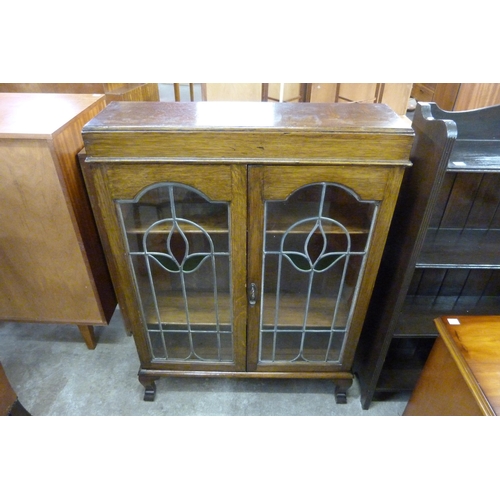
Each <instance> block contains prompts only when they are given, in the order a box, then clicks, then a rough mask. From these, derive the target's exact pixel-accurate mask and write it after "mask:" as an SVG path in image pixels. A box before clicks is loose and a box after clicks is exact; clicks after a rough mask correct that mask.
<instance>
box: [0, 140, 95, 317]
mask: <svg viewBox="0 0 500 500" xmlns="http://www.w3.org/2000/svg"><path fill="white" fill-rule="evenodd" d="M0 169H1V172H0V177H1V178H2V182H1V183H0V200H1V202H0V220H1V221H2V222H1V225H2V230H1V236H0V260H1V262H2V266H1V267H2V271H1V272H2V279H1V280H0V317H2V318H4V319H10V320H24V321H48V322H53V323H59V322H65V323H83V324H94V323H96V324H99V323H101V321H102V317H101V312H100V310H99V308H98V306H97V304H96V301H95V299H94V296H93V295H92V293H89V292H91V290H92V286H93V284H92V281H91V279H90V276H89V274H88V269H87V267H86V262H85V261H84V258H83V255H82V250H81V247H80V240H79V238H78V237H77V235H76V234H75V226H74V224H73V220H72V214H71V213H70V211H69V208H68V205H67V199H66V196H65V193H64V192H63V190H62V189H61V184H60V180H59V177H58V175H57V172H56V168H55V165H54V161H53V157H52V154H51V152H50V148H49V147H48V145H47V142H46V141H44V140H39V141H33V140H11V139H7V140H2V141H0Z"/></svg>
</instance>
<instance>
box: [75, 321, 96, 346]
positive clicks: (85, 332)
mask: <svg viewBox="0 0 500 500" xmlns="http://www.w3.org/2000/svg"><path fill="white" fill-rule="evenodd" d="M78 329H79V330H80V333H81V334H82V337H83V340H85V343H86V344H87V347H88V348H89V349H95V348H96V345H97V340H96V338H95V335H94V327H93V326H90V325H78Z"/></svg>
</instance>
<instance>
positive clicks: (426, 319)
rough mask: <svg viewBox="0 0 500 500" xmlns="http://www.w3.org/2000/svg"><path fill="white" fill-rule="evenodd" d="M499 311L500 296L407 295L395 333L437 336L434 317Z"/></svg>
mask: <svg viewBox="0 0 500 500" xmlns="http://www.w3.org/2000/svg"><path fill="white" fill-rule="evenodd" d="M492 310H493V311H494V310H498V311H500V297H498V296H488V297H484V296H483V297H481V296H450V297H428V296H407V297H406V301H405V304H404V306H403V309H402V311H401V314H400V316H399V319H398V324H397V327H396V329H395V332H394V336H395V337H412V336H418V337H422V336H428V337H436V336H437V332H436V328H435V326H434V319H435V318H438V317H440V316H444V315H450V314H456V315H457V316H460V315H470V314H474V315H482V314H489V313H491V311H492Z"/></svg>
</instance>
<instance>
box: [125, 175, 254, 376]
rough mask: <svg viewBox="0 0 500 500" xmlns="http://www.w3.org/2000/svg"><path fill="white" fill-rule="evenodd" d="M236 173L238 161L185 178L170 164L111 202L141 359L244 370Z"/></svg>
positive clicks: (240, 178) (241, 211)
mask: <svg viewBox="0 0 500 500" xmlns="http://www.w3.org/2000/svg"><path fill="white" fill-rule="evenodd" d="M185 172H187V169H186V168H185ZM228 173H229V179H231V177H232V178H233V179H232V182H229V183H228V182H227V181H228V177H227V174H228ZM242 173H243V174H244V169H241V168H239V167H234V169H233V172H232V174H231V168H230V167H221V168H220V169H216V170H213V169H211V168H210V167H207V169H206V172H204V169H203V168H197V169H195V170H194V171H193V172H191V176H190V177H191V179H190V180H187V178H188V176H187V175H186V174H183V175H182V176H180V177H179V176H176V175H175V170H174V169H172V172H170V173H169V172H166V173H164V177H165V180H158V181H157V182H152V183H150V184H148V185H146V186H144V187H142V188H141V189H140V191H139V192H138V193H137V195H136V196H134V197H133V198H130V199H118V200H116V207H117V214H118V221H119V223H120V225H121V228H122V231H121V233H122V234H123V235H124V239H125V247H126V251H127V255H128V260H129V268H130V270H131V274H132V276H133V279H134V288H135V294H136V306H137V310H136V311H135V312H134V313H135V314H137V315H138V317H139V321H140V323H141V324H142V330H143V335H142V337H143V340H145V345H146V348H145V351H146V352H145V353H143V354H142V357H143V364H144V365H146V366H150V367H152V368H154V367H157V368H159V369H173V370H222V371H224V370H226V371H240V370H244V369H245V320H246V316H245V314H244V312H245V310H244V309H243V313H242V310H241V309H242V308H241V304H242V303H244V294H245V289H244V283H245V273H246V266H245V250H246V249H245V246H246V239H245V235H246V231H245V224H246V206H245V201H246V185H245V180H246V179H245V177H244V175H241V174H242ZM165 174H166V175H165ZM179 181H182V182H179ZM235 190H237V191H238V194H237V196H235Z"/></svg>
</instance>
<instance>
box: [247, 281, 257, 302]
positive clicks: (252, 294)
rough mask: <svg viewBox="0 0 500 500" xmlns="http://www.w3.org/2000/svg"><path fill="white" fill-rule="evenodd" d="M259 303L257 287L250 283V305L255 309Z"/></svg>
mask: <svg viewBox="0 0 500 500" xmlns="http://www.w3.org/2000/svg"><path fill="white" fill-rule="evenodd" d="M256 302H257V285H256V284H255V283H250V286H249V290H248V303H249V304H250V305H251V306H252V307H253V306H254V305H255V303H256Z"/></svg>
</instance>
